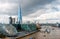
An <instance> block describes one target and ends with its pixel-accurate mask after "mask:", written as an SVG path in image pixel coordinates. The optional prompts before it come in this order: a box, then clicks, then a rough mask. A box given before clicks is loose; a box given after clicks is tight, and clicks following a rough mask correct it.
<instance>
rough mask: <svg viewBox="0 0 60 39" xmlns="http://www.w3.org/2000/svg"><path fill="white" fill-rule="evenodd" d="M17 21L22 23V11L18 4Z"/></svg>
mask: <svg viewBox="0 0 60 39" xmlns="http://www.w3.org/2000/svg"><path fill="white" fill-rule="evenodd" d="M18 23H19V24H21V23H22V12H21V6H18Z"/></svg>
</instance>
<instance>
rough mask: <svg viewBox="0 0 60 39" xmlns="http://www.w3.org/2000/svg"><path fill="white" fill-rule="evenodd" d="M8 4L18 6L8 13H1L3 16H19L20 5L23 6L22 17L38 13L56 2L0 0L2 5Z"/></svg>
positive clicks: (45, 0)
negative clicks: (47, 5) (45, 6)
mask: <svg viewBox="0 0 60 39" xmlns="http://www.w3.org/2000/svg"><path fill="white" fill-rule="evenodd" d="M6 1H7V2H8V3H11V4H17V6H14V7H13V8H12V9H9V10H7V11H8V12H1V11H0V13H1V14H2V13H3V14H8V15H17V13H18V3H19V4H20V2H21V4H22V15H23V16H25V15H29V14H31V13H34V12H36V11H37V10H39V9H42V8H43V7H44V5H46V4H49V3H51V2H53V1H54V0H20V1H19V0H0V2H2V3H6Z"/></svg>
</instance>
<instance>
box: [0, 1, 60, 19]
mask: <svg viewBox="0 0 60 39" xmlns="http://www.w3.org/2000/svg"><path fill="white" fill-rule="evenodd" d="M18 5H21V8H22V16H23V19H24V20H32V19H35V20H41V19H43V20H60V0H0V15H8V16H16V15H17V14H18Z"/></svg>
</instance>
